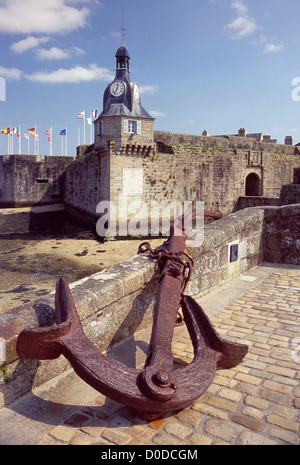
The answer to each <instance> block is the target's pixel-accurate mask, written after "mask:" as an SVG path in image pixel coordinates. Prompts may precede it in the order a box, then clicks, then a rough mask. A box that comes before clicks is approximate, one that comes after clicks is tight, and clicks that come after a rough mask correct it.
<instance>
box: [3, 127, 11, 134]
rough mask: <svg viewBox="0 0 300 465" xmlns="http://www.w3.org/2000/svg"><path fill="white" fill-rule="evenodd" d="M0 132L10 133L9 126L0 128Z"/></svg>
mask: <svg viewBox="0 0 300 465" xmlns="http://www.w3.org/2000/svg"><path fill="white" fill-rule="evenodd" d="M1 134H10V128H4V129H1Z"/></svg>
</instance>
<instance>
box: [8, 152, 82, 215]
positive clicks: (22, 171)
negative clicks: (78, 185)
mask: <svg viewBox="0 0 300 465" xmlns="http://www.w3.org/2000/svg"><path fill="white" fill-rule="evenodd" d="M73 160H74V157H60V156H45V157H44V158H42V157H41V156H40V155H4V156H0V207H2V208H3V207H27V206H32V205H48V204H52V203H58V202H63V190H64V183H63V175H64V170H65V168H66V166H67V165H68V164H70V163H71V162H72V161H73Z"/></svg>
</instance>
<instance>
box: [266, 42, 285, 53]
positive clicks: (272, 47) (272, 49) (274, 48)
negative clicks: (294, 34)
mask: <svg viewBox="0 0 300 465" xmlns="http://www.w3.org/2000/svg"><path fill="white" fill-rule="evenodd" d="M283 48H284V47H283V45H274V44H266V45H265V48H264V50H263V52H264V53H273V52H281V50H283Z"/></svg>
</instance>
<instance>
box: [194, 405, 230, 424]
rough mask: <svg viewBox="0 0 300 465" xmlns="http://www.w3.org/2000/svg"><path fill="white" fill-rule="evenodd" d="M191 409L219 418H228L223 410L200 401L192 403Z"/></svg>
mask: <svg viewBox="0 0 300 465" xmlns="http://www.w3.org/2000/svg"><path fill="white" fill-rule="evenodd" d="M192 409H194V410H197V411H198V412H202V413H205V414H206V415H210V416H212V417H216V418H220V419H221V420H227V419H228V413H226V412H223V411H222V410H220V409H217V408H215V407H213V406H212V405H206V404H205V403H202V402H196V403H195V404H193V405H192Z"/></svg>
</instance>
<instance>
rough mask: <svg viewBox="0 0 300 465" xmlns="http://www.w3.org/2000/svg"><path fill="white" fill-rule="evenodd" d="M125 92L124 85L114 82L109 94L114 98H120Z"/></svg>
mask: <svg viewBox="0 0 300 465" xmlns="http://www.w3.org/2000/svg"><path fill="white" fill-rule="evenodd" d="M124 91H125V85H124V84H123V82H121V81H115V82H113V83H112V85H111V86H110V93H111V95H113V96H114V97H120V95H122V94H123V93H124Z"/></svg>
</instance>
